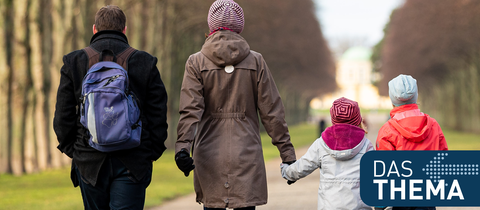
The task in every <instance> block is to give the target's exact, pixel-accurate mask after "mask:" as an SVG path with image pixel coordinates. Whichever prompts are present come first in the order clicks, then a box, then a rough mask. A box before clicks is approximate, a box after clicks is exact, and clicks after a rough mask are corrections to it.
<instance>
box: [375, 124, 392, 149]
mask: <svg viewBox="0 0 480 210" xmlns="http://www.w3.org/2000/svg"><path fill="white" fill-rule="evenodd" d="M388 130H389V127H388V122H387V123H385V125H383V126H382V127H381V128H380V130H379V131H378V135H377V141H376V150H396V148H395V146H394V145H393V144H392V142H391V141H394V139H392V138H393V137H392V135H391V132H390V131H388Z"/></svg>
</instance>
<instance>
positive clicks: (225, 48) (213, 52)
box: [201, 30, 250, 67]
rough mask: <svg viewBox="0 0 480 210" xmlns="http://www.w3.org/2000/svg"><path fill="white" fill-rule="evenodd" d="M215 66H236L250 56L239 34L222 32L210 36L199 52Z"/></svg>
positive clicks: (247, 47)
mask: <svg viewBox="0 0 480 210" xmlns="http://www.w3.org/2000/svg"><path fill="white" fill-rule="evenodd" d="M201 52H202V54H204V55H205V56H206V57H207V58H208V59H209V60H211V61H212V62H213V63H214V64H215V65H217V66H221V67H223V66H228V65H236V64H238V63H240V62H241V61H243V60H244V59H245V58H246V57H247V56H248V54H250V46H249V45H248V43H247V41H246V40H245V39H244V38H243V37H242V36H240V35H239V34H237V33H235V32H232V31H229V30H222V31H217V32H215V33H213V34H212V35H210V36H209V37H208V38H207V39H206V40H205V43H204V44H203V46H202V50H201Z"/></svg>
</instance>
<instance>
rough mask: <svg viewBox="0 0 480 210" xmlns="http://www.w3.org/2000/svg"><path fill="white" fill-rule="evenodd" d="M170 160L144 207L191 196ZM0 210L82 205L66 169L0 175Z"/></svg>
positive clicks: (471, 139)
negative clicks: (18, 175)
mask: <svg viewBox="0 0 480 210" xmlns="http://www.w3.org/2000/svg"><path fill="white" fill-rule="evenodd" d="M317 132H318V131H317V127H316V125H314V124H303V125H298V126H292V127H291V128H290V135H291V138H292V143H293V145H294V146H295V147H296V148H300V147H304V146H308V145H310V144H312V143H313V141H315V139H316V138H317V135H318V133H317ZM444 134H445V138H446V139H447V142H448V146H449V149H450V150H480V135H476V134H467V133H461V132H454V131H444ZM261 137H262V144H263V152H264V157H265V160H266V161H267V160H271V159H273V158H277V157H279V152H278V150H277V148H276V147H275V146H273V145H272V143H271V139H270V138H269V137H268V135H266V134H265V133H262V135H261ZM297 155H298V154H297ZM173 157H174V152H173V151H172V150H168V151H166V152H165V153H164V155H163V156H162V157H161V158H160V159H159V160H158V161H156V162H155V163H154V171H153V176H152V183H151V184H150V186H149V187H148V188H147V196H146V201H145V206H146V207H151V206H156V205H160V204H162V202H164V201H167V200H171V199H174V198H176V197H178V196H180V195H185V194H188V193H192V192H193V178H192V177H193V176H192V175H190V176H189V177H185V176H184V175H183V173H182V172H181V171H180V170H178V168H177V166H176V165H175V161H174V158H173ZM297 158H299V157H297ZM279 163H280V162H279ZM191 202H195V201H193V200H192V201H191ZM0 209H15V210H22V209H38V210H41V209H48V210H56V209H58V210H64V209H69V210H75V209H78V210H81V209H83V204H82V198H81V195H80V189H79V188H73V185H72V184H71V182H70V167H68V168H63V169H56V170H48V171H45V172H42V173H38V174H31V175H25V176H20V177H15V176H12V175H6V174H3V175H0Z"/></svg>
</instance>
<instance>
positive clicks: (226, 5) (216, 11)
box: [208, 0, 245, 33]
mask: <svg viewBox="0 0 480 210" xmlns="http://www.w3.org/2000/svg"><path fill="white" fill-rule="evenodd" d="M244 24H245V20H244V18H243V9H242V8H241V7H240V5H238V4H237V3H236V2H234V1H233V0H217V1H215V2H213V4H212V6H211V7H210V11H208V27H209V28H210V32H213V31H216V30H217V29H218V28H220V27H224V28H227V29H230V30H231V31H233V32H236V33H241V32H242V31H243V26H244Z"/></svg>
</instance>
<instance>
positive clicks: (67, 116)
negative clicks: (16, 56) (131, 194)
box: [53, 31, 167, 186]
mask: <svg viewBox="0 0 480 210" xmlns="http://www.w3.org/2000/svg"><path fill="white" fill-rule="evenodd" d="M90 47H92V48H93V49H95V50H97V51H99V52H101V51H102V50H104V49H110V50H112V51H113V52H114V53H115V54H119V53H121V52H122V51H124V50H125V49H127V48H128V47H129V45H128V40H127V37H126V36H125V35H124V34H123V33H121V32H117V31H100V32H98V33H96V34H95V35H93V37H92V39H91V41H90ZM156 64H157V58H156V57H153V56H152V55H150V54H148V53H146V52H143V51H136V52H134V53H133V54H132V55H131V56H130V59H129V60H128V67H127V71H128V76H129V79H130V88H131V90H132V91H133V92H134V93H135V95H136V96H137V97H138V99H139V103H140V109H141V112H142V116H141V119H142V124H143V125H142V126H143V128H142V140H141V144H140V146H138V147H136V148H133V149H129V150H122V151H116V152H111V153H103V152H99V151H97V150H95V149H93V148H92V147H90V146H89V145H88V136H87V135H84V134H85V128H84V127H83V126H82V125H81V124H80V117H79V114H78V112H77V108H76V107H77V105H78V104H79V103H80V101H79V98H80V96H81V91H82V90H81V89H82V87H81V86H82V80H83V77H84V76H85V74H86V73H87V70H88V58H87V55H86V53H85V52H84V51H83V50H76V51H73V52H71V53H69V54H68V55H65V56H64V57H63V67H62V69H61V70H60V74H61V77H60V85H59V87H58V93H57V103H56V106H55V117H54V120H53V128H54V130H55V133H56V134H57V138H58V142H59V145H58V149H59V150H60V151H62V152H63V153H65V154H66V155H67V156H69V157H70V158H73V163H74V165H75V166H76V167H77V168H78V170H79V171H80V174H81V175H82V177H83V179H84V180H85V181H87V182H89V183H91V184H92V185H93V186H95V184H96V182H97V176H98V172H99V171H100V167H101V166H102V164H103V162H104V161H105V158H106V157H107V156H111V157H116V158H118V159H119V160H120V161H122V162H123V163H124V164H125V166H126V167H127V168H128V169H129V170H130V172H131V173H132V174H133V176H134V177H135V178H136V179H141V178H143V176H145V175H146V174H147V173H151V172H152V162H151V161H152V160H157V159H158V158H159V157H160V156H161V155H162V153H163V152H164V151H165V149H166V147H165V144H164V142H165V140H166V138H167V93H166V91H165V86H164V85H163V82H162V80H161V78H160V73H159V71H158V69H157V66H156ZM72 170H73V168H72ZM72 174H74V173H72ZM72 181H73V182H74V185H75V186H76V183H75V182H76V180H75V178H73V177H72Z"/></svg>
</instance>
